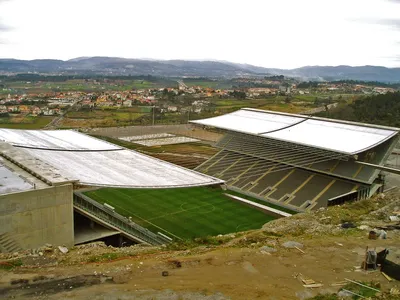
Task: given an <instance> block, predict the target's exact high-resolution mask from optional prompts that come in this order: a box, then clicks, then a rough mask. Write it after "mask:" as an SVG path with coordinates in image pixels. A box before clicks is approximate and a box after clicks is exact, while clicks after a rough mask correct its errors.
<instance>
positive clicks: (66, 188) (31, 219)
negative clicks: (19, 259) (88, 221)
mask: <svg viewBox="0 0 400 300" xmlns="http://www.w3.org/2000/svg"><path fill="white" fill-rule="evenodd" d="M1 235H3V236H4V235H7V236H8V238H12V239H13V240H14V242H15V243H16V244H18V246H19V248H20V249H30V248H38V247H40V246H43V245H44V244H46V243H50V244H53V245H55V246H58V245H65V246H73V244H74V220H73V200H72V185H71V184H67V185H62V186H56V187H48V188H43V189H38V190H29V191H25V192H19V193H12V194H7V195H0V236H1ZM0 242H1V241H0ZM3 246H4V245H3ZM0 249H1V245H0ZM0 251H1V250H0ZM2 251H5V250H4V247H3V249H2Z"/></svg>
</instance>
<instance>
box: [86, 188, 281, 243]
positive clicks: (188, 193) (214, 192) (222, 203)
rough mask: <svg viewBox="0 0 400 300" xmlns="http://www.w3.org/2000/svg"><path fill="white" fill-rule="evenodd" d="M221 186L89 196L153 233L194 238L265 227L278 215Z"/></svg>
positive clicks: (102, 191)
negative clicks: (229, 195)
mask: <svg viewBox="0 0 400 300" xmlns="http://www.w3.org/2000/svg"><path fill="white" fill-rule="evenodd" d="M223 193H224V191H222V190H221V189H213V188H205V187H195V188H177V189H153V190H143V189H114V188H112V189H111V188H110V189H100V190H95V191H89V192H86V193H85V195H86V196H88V197H90V198H92V199H94V200H96V201H98V202H99V203H107V204H109V205H111V206H113V207H115V210H116V211H117V212H118V213H120V214H121V215H124V216H126V217H131V218H132V220H133V221H134V222H136V223H138V224H139V225H141V226H143V227H146V228H148V229H149V230H151V231H153V232H162V233H164V234H166V235H168V236H170V237H175V238H180V239H192V238H196V237H205V236H212V235H219V234H227V233H232V232H240V231H246V230H250V229H256V228H261V226H262V225H263V224H265V223H267V222H269V221H271V220H273V219H274V217H272V216H269V215H267V214H265V213H263V212H261V211H259V210H257V209H254V208H251V207H248V206H246V205H243V204H241V203H239V202H236V201H233V200H230V199H229V198H227V197H226V196H225V195H223Z"/></svg>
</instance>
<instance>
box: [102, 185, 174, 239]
mask: <svg viewBox="0 0 400 300" xmlns="http://www.w3.org/2000/svg"><path fill="white" fill-rule="evenodd" d="M115 192H118V193H120V194H122V195H124V197H125V198H127V197H128V198H129V196H127V195H126V194H124V193H121V192H120V191H118V190H115ZM100 198H101V197H100ZM129 199H130V200H133V199H132V198H129ZM113 204H114V203H113ZM114 205H115V204H114ZM115 206H116V207H118V208H119V209H121V210H124V211H126V212H127V213H128V214H129V215H132V216H135V217H136V218H138V219H140V220H142V221H144V222H146V223H149V224H150V225H152V226H154V227H156V228H158V229H160V230H162V231H164V232H166V233H168V234H170V235H172V236H174V237H176V238H177V239H179V240H182V238H181V237H179V236H177V235H175V234H173V233H172V232H169V231H168V230H165V229H163V228H161V227H160V226H157V225H156V224H154V223H151V222H150V221H148V220H146V219H143V218H142V217H140V216H138V215H136V214H134V213H132V212H131V211H129V210H126V209H125V208H123V207H120V206H118V205H115Z"/></svg>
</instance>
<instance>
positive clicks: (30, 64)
mask: <svg viewBox="0 0 400 300" xmlns="http://www.w3.org/2000/svg"><path fill="white" fill-rule="evenodd" d="M31 72H37V73H49V74H79V75H85V74H86V75H93V74H98V75H153V76H166V77H185V76H186V77H190V76H192V77H193V76H194V77H197V76H201V77H228V78H229V77H238V76H264V75H284V76H289V77H296V78H299V79H301V80H342V79H348V80H362V81H380V82H400V68H385V67H377V66H363V67H350V66H337V67H329V66H326V67H325V66H307V67H302V68H297V69H291V70H285V69H274V68H263V67H258V66H253V65H248V64H237V63H231V62H225V61H187V60H150V59H127V58H119V57H79V58H74V59H71V60H67V61H63V60H53V59H40V60H16V59H0V74H1V73H3V74H5V73H6V74H7V73H31Z"/></svg>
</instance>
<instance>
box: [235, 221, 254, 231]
mask: <svg viewBox="0 0 400 300" xmlns="http://www.w3.org/2000/svg"><path fill="white" fill-rule="evenodd" d="M245 225H251V224H250V223H242V224H239V225H238V226H236V232H238V231H239V228H240V226H245Z"/></svg>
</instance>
